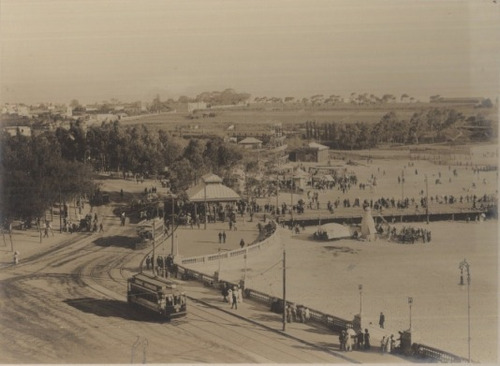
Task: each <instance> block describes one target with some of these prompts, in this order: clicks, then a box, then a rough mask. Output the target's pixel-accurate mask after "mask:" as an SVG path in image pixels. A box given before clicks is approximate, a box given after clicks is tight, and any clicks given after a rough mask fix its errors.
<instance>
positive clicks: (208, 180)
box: [201, 173, 222, 184]
mask: <svg viewBox="0 0 500 366" xmlns="http://www.w3.org/2000/svg"><path fill="white" fill-rule="evenodd" d="M201 180H202V181H203V182H205V184H212V183H222V178H221V177H219V176H218V175H216V174H213V173H208V174H205V175H204V176H202V177H201Z"/></svg>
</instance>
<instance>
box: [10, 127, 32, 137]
mask: <svg viewBox="0 0 500 366" xmlns="http://www.w3.org/2000/svg"><path fill="white" fill-rule="evenodd" d="M4 131H5V132H7V133H8V134H9V135H11V136H16V135H17V133H18V132H19V133H20V134H21V135H22V136H26V137H30V136H31V127H30V126H8V127H4Z"/></svg>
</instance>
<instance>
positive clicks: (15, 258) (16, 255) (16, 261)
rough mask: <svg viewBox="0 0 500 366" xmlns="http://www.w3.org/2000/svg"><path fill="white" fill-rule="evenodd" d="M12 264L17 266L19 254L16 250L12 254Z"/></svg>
mask: <svg viewBox="0 0 500 366" xmlns="http://www.w3.org/2000/svg"><path fill="white" fill-rule="evenodd" d="M14 264H19V252H18V251H17V250H16V251H15V252H14Z"/></svg>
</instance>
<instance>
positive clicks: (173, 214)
mask: <svg viewBox="0 0 500 366" xmlns="http://www.w3.org/2000/svg"><path fill="white" fill-rule="evenodd" d="M171 221H172V232H171V233H170V236H171V237H172V246H171V248H170V254H172V255H174V227H175V206H174V195H173V194H172V220H171Z"/></svg>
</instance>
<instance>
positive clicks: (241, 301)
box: [238, 285, 243, 303]
mask: <svg viewBox="0 0 500 366" xmlns="http://www.w3.org/2000/svg"><path fill="white" fill-rule="evenodd" d="M238 302H239V303H243V290H242V288H241V287H240V286H239V285H238Z"/></svg>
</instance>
